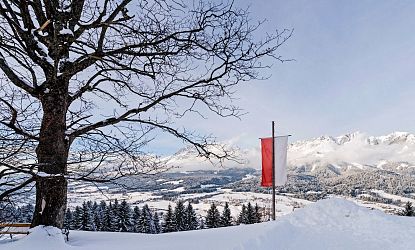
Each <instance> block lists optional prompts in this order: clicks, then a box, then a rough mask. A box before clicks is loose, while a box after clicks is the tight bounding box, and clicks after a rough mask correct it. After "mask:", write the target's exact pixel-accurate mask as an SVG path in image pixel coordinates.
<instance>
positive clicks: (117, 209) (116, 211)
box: [112, 199, 120, 232]
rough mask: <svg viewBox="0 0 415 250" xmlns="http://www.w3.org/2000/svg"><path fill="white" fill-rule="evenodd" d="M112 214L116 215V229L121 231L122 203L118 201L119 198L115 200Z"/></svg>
mask: <svg viewBox="0 0 415 250" xmlns="http://www.w3.org/2000/svg"><path fill="white" fill-rule="evenodd" d="M112 214H113V215H114V221H115V223H116V224H115V225H114V226H113V227H114V228H115V230H114V231H116V232H118V231H119V229H120V228H119V227H118V226H119V224H120V223H119V222H120V205H119V203H118V200H117V199H115V200H114V204H113V205H112Z"/></svg>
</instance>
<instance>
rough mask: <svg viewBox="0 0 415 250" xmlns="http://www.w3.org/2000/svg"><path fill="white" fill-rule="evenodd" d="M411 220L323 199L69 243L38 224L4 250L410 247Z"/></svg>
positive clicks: (78, 237)
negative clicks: (222, 220)
mask: <svg viewBox="0 0 415 250" xmlns="http://www.w3.org/2000/svg"><path fill="white" fill-rule="evenodd" d="M414 234H415V218H410V217H398V216H392V215H386V214H384V213H382V212H380V211H376V210H370V209H367V208H364V207H360V206H358V205H356V204H355V203H353V202H350V201H345V200H342V199H328V200H322V201H319V202H317V203H314V204H310V205H308V206H306V207H305V208H302V209H297V210H296V211H295V212H294V213H292V214H290V215H286V216H284V217H281V218H280V219H278V220H277V221H276V222H267V223H261V224H254V225H243V226H234V227H228V228H219V229H207V230H199V231H189V232H178V233H168V234H161V235H145V234H130V233H103V232H79V231H73V232H71V234H70V239H69V242H66V243H65V242H64V239H63V236H62V235H61V234H60V232H59V231H57V230H56V229H53V228H44V227H38V228H35V229H34V230H33V232H32V233H31V234H30V235H29V236H26V237H24V238H22V239H20V240H17V241H16V242H12V243H10V242H7V241H4V240H3V241H0V249H2V250H3V249H4V250H6V249H7V250H26V249H31V250H56V249H60V250H66V249H68V250H69V249H71V250H86V249H88V250H114V249H123V250H130V249H131V250H132V249H142V250H144V249H159V250H162V249H169V250H182V249H200V250H203V249H217V250H220V249H249V250H253V249H261V250H266V249H365V250H370V249H386V250H387V249H401V250H405V249H408V250H409V249H413V246H414V245H415V238H414V237H413V235H414Z"/></svg>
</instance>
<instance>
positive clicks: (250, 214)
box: [246, 202, 256, 224]
mask: <svg viewBox="0 0 415 250" xmlns="http://www.w3.org/2000/svg"><path fill="white" fill-rule="evenodd" d="M246 217H247V223H246V224H254V223H255V221H256V215H255V210H254V208H253V207H252V205H251V202H248V206H247V207H246Z"/></svg>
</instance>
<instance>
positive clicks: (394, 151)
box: [288, 132, 415, 172]
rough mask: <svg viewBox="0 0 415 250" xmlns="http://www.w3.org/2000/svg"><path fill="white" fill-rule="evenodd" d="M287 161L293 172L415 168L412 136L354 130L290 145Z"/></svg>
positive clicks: (402, 133)
mask: <svg viewBox="0 0 415 250" xmlns="http://www.w3.org/2000/svg"><path fill="white" fill-rule="evenodd" d="M288 154H289V155H288V164H289V166H290V169H291V170H294V171H310V172H313V171H319V170H322V169H325V168H331V169H332V170H334V171H338V172H343V171H348V170H356V169H362V170H370V169H384V170H392V171H412V169H413V168H414V167H415V135H414V134H410V133H406V132H394V133H391V134H389V135H385V136H378V137H374V136H369V135H367V134H365V133H360V132H355V133H351V134H346V135H342V136H338V137H331V136H321V137H318V138H315V139H312V140H306V141H297V142H294V143H293V144H291V145H290V147H289V151H288Z"/></svg>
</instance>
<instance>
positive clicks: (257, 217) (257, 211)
mask: <svg viewBox="0 0 415 250" xmlns="http://www.w3.org/2000/svg"><path fill="white" fill-rule="evenodd" d="M254 212H255V222H254V223H260V222H261V213H260V211H259V206H258V203H256V204H255V209H254Z"/></svg>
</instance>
